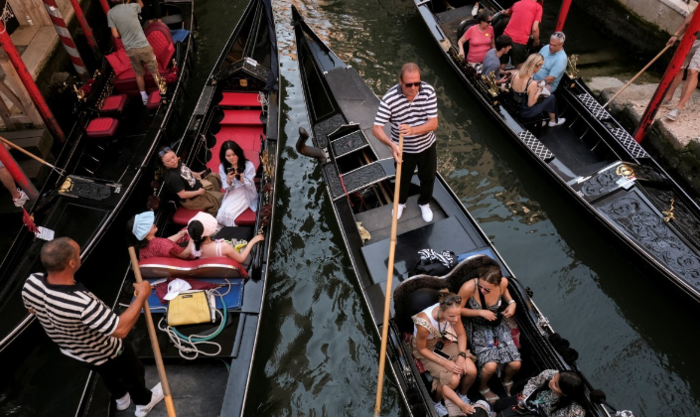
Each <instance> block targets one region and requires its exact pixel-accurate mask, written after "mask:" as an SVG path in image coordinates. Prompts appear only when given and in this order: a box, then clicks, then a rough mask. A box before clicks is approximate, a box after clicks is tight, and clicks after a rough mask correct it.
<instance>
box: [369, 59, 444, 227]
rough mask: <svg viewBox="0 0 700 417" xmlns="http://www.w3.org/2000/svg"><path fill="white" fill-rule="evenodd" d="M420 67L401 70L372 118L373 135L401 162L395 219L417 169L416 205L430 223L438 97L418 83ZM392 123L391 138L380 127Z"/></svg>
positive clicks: (435, 153)
mask: <svg viewBox="0 0 700 417" xmlns="http://www.w3.org/2000/svg"><path fill="white" fill-rule="evenodd" d="M420 77H421V75H420V68H419V67H418V65H416V64H414V63H412V62H409V63H407V64H404V66H403V67H401V73H400V74H399V83H398V84H397V85H395V86H393V87H391V88H390V89H389V91H388V92H387V93H386V94H385V95H384V97H382V100H381V101H380V103H379V109H378V110H377V116H376V117H375V119H374V128H373V129H372V134H373V135H374V136H375V137H376V138H377V139H379V140H380V141H382V142H383V143H384V144H386V145H387V146H389V147H390V148H391V151H392V154H393V155H394V159H395V160H396V162H397V163H399V162H402V163H401V176H402V177H403V178H404V179H405V180H404V181H402V182H401V189H400V193H399V208H398V213H397V214H396V218H397V219H400V218H401V214H402V213H403V210H404V208H405V207H406V201H407V200H408V190H409V188H410V186H411V177H412V176H413V171H415V169H416V167H418V179H419V180H420V196H419V198H418V205H419V206H420V209H421V214H422V216H423V220H425V221H426V222H430V221H432V220H433V212H432V210H431V209H430V199H431V198H432V195H433V185H434V184H435V174H436V172H437V146H436V139H435V133H434V131H435V129H437V127H438V119H437V96H436V95H435V89H434V88H433V87H432V86H431V85H430V84H428V83H426V82H423V81H421V78H420ZM387 122H391V139H389V137H388V136H387V135H386V133H385V132H384V129H383V126H384V125H385V124H386V123H387ZM399 133H401V134H402V135H403V136H404V144H403V154H401V153H400V152H399Z"/></svg>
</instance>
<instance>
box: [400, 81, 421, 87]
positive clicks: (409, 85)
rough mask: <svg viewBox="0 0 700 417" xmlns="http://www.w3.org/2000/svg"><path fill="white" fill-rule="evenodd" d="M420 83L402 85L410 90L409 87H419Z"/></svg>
mask: <svg viewBox="0 0 700 417" xmlns="http://www.w3.org/2000/svg"><path fill="white" fill-rule="evenodd" d="M402 82H403V81H402ZM420 83H421V82H420V81H418V82H417V83H403V85H405V86H406V87H408V88H411V87H420Z"/></svg>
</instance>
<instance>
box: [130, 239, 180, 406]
mask: <svg viewBox="0 0 700 417" xmlns="http://www.w3.org/2000/svg"><path fill="white" fill-rule="evenodd" d="M129 257H130V258H131V267H132V268H133V269H134V276H135V277H136V282H142V281H143V278H141V268H139V260H138V259H136V251H135V250H134V247H133V246H129ZM143 311H144V312H145V313H146V314H145V316H146V326H147V327H148V336H149V337H150V338H151V346H152V347H153V356H154V357H155V359H156V367H157V368H158V376H159V377H160V383H161V384H162V386H163V395H164V397H165V398H164V400H165V408H166V409H167V410H168V417H175V405H174V404H173V397H172V396H171V395H170V385H168V377H167V376H166V375H165V366H164V365H163V357H162V356H161V354H160V346H159V345H158V338H157V337H156V327H155V326H154V325H153V317H152V316H151V309H150V308H148V301H146V303H145V304H144V305H143Z"/></svg>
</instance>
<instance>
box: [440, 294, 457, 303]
mask: <svg viewBox="0 0 700 417" xmlns="http://www.w3.org/2000/svg"><path fill="white" fill-rule="evenodd" d="M461 302H462V297H460V296H459V295H452V296H449V297H447V298H445V299H444V300H442V302H440V305H449V304H454V303H458V304H459V303H461Z"/></svg>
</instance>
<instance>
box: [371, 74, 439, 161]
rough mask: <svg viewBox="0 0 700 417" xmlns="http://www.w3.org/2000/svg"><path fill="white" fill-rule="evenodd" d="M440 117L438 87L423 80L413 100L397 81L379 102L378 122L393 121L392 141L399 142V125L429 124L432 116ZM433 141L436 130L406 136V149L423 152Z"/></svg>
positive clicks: (379, 124) (383, 123)
mask: <svg viewBox="0 0 700 417" xmlns="http://www.w3.org/2000/svg"><path fill="white" fill-rule="evenodd" d="M437 116H438V113H437V96H436V95H435V89H434V88H433V87H432V86H431V85H430V84H428V83H426V82H421V85H420V89H419V90H418V94H417V95H416V97H415V98H414V99H413V102H410V101H408V99H407V98H406V96H405V95H404V94H403V92H402V91H401V85H400V84H396V85H395V86H393V87H391V88H390V89H389V91H388V92H387V93H386V94H385V95H384V97H382V100H381V101H380V102H379V109H377V116H376V117H375V118H374V124H375V125H378V126H384V125H385V124H386V123H387V122H391V140H392V141H394V142H396V143H397V144H398V143H399V125H402V124H407V125H411V126H420V125H422V124H425V123H426V122H427V121H428V119H433V118H436V117H437ZM433 143H435V134H434V133H433V132H428V133H424V134H422V135H413V136H404V138H403V151H404V152H406V153H420V152H423V151H424V150H426V149H428V148H429V147H430V146H431V145H432V144H433Z"/></svg>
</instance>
